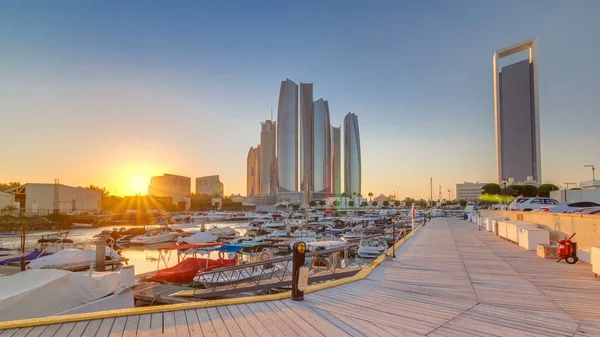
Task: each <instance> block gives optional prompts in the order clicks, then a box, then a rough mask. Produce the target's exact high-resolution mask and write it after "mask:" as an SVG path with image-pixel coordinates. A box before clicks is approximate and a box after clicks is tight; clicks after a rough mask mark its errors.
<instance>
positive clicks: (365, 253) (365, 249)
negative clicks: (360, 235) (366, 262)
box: [357, 238, 388, 259]
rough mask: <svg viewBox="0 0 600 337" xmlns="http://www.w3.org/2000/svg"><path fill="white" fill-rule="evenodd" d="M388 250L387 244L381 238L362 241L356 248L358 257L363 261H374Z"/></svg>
mask: <svg viewBox="0 0 600 337" xmlns="http://www.w3.org/2000/svg"><path fill="white" fill-rule="evenodd" d="M387 248H388V245H387V242H386V241H385V239H383V238H368V239H363V240H361V242H360V246H359V247H358V251H357V254H358V256H360V257H362V258H364V259H375V258H377V257H379V255H381V254H383V253H385V251H386V249H387Z"/></svg>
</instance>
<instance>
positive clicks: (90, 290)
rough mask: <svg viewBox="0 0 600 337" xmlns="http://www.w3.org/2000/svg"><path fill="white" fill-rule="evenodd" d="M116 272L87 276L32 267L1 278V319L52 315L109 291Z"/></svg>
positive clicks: (116, 281)
mask: <svg viewBox="0 0 600 337" xmlns="http://www.w3.org/2000/svg"><path fill="white" fill-rule="evenodd" d="M120 284H121V279H120V276H119V273H106V274H102V275H94V277H89V276H87V275H85V274H78V273H72V272H70V271H66V270H57V269H32V270H26V271H24V272H21V273H17V274H14V275H11V276H6V277H2V278H0V321H10V320H16V319H26V318H36V317H45V316H52V315H55V314H58V313H61V312H63V311H66V310H68V309H71V308H75V307H77V306H80V305H82V304H86V303H90V302H93V301H95V300H98V299H100V298H102V297H104V296H107V295H110V294H112V293H113V292H114V291H115V289H117V287H118V286H119V285H120Z"/></svg>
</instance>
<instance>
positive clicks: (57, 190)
mask: <svg viewBox="0 0 600 337" xmlns="http://www.w3.org/2000/svg"><path fill="white" fill-rule="evenodd" d="M6 192H7V193H10V194H12V195H13V196H14V198H15V199H14V200H15V202H18V203H19V204H20V208H21V211H23V212H25V215H26V216H31V215H40V216H43V215H48V214H51V213H54V211H55V210H58V212H60V213H67V212H72V211H98V210H100V207H101V206H102V205H101V203H102V193H101V192H100V191H96V190H90V189H86V188H83V187H81V186H79V187H72V186H66V185H62V184H35V183H29V184H25V185H21V186H18V187H14V188H12V189H10V190H8V191H6Z"/></svg>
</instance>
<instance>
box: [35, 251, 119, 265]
mask: <svg viewBox="0 0 600 337" xmlns="http://www.w3.org/2000/svg"><path fill="white" fill-rule="evenodd" d="M105 258H106V260H115V261H121V259H122V258H121V255H119V254H118V253H117V252H116V251H114V250H113V249H112V248H109V247H106V251H105ZM94 261H96V250H94V249H73V248H66V249H63V250H61V251H59V252H57V253H54V254H52V255H48V256H42V257H38V258H37V259H34V260H32V261H31V262H29V265H27V267H28V268H30V269H67V268H71V267H74V266H85V265H89V264H90V263H93V262H94Z"/></svg>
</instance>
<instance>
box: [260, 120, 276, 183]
mask: <svg viewBox="0 0 600 337" xmlns="http://www.w3.org/2000/svg"><path fill="white" fill-rule="evenodd" d="M260 125H261V130H260V163H259V172H260V176H259V186H260V187H259V191H260V194H267V195H275V194H276V193H277V158H276V152H275V150H276V140H277V138H276V134H277V131H276V129H277V125H276V123H275V122H274V121H271V120H266V121H264V122H263V123H260Z"/></svg>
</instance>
